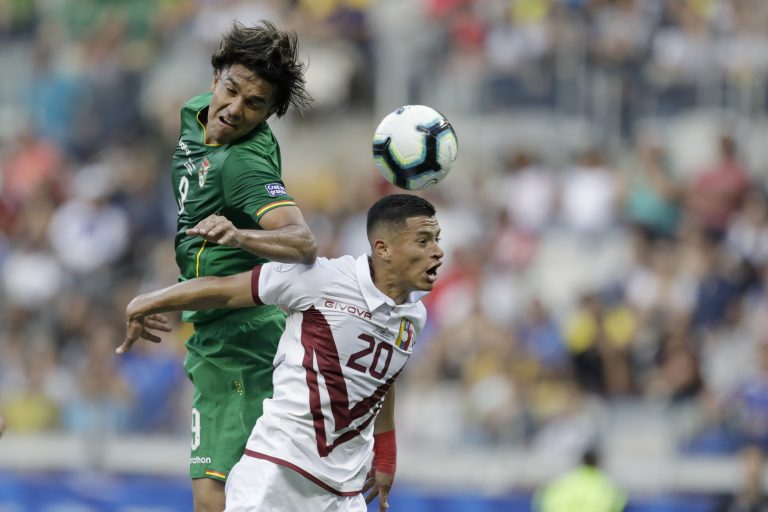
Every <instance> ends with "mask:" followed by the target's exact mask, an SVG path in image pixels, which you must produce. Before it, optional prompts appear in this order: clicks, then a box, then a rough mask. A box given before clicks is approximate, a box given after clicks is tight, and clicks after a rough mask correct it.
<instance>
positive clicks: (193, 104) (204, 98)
mask: <svg viewBox="0 0 768 512" xmlns="http://www.w3.org/2000/svg"><path fill="white" fill-rule="evenodd" d="M211 96H212V95H211V93H209V92H207V93H204V94H200V95H197V96H195V97H194V98H190V99H188V100H187V102H186V103H184V106H183V107H181V111H182V113H194V114H197V113H198V112H200V111H201V110H202V109H204V108H205V107H207V106H208V105H210V104H211Z"/></svg>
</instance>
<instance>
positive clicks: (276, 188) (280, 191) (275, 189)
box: [264, 183, 288, 197]
mask: <svg viewBox="0 0 768 512" xmlns="http://www.w3.org/2000/svg"><path fill="white" fill-rule="evenodd" d="M264 187H265V188H266V189H267V193H268V194H269V195H270V196H271V197H277V196H287V195H288V192H286V191H285V187H284V186H283V184H282V183H267V184H266V185H264Z"/></svg>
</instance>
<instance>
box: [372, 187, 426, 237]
mask: <svg viewBox="0 0 768 512" xmlns="http://www.w3.org/2000/svg"><path fill="white" fill-rule="evenodd" d="M434 215H435V207H434V206H432V203H430V202H429V201H427V200H426V199H424V198H422V197H419V196H414V195H410V194H392V195H389V196H384V197H382V198H381V199H379V200H378V201H376V202H375V203H374V204H373V206H371V207H370V208H369V209H368V220H367V222H366V231H367V232H368V236H369V237H370V236H371V233H372V232H373V230H374V229H375V228H376V227H377V226H379V225H380V224H392V225H394V226H402V225H403V224H404V223H405V221H406V220H407V219H409V218H411V217H422V216H423V217H434Z"/></svg>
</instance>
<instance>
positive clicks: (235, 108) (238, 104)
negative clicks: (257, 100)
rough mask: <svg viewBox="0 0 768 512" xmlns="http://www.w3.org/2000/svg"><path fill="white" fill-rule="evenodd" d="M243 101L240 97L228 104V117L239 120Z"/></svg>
mask: <svg viewBox="0 0 768 512" xmlns="http://www.w3.org/2000/svg"><path fill="white" fill-rule="evenodd" d="M244 105H245V101H244V100H243V98H241V97H240V96H237V97H235V98H232V101H231V102H230V104H229V116H230V117H233V118H239V117H241V116H242V115H243V106H244Z"/></svg>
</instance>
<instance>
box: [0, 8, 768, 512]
mask: <svg viewBox="0 0 768 512" xmlns="http://www.w3.org/2000/svg"><path fill="white" fill-rule="evenodd" d="M260 19H270V20H273V21H274V22H276V23H277V24H278V26H280V27H281V28H285V29H291V30H295V31H296V32H297V33H298V35H299V38H300V41H301V44H302V52H303V54H304V58H305V59H306V60H307V61H308V62H309V70H308V74H307V78H308V82H309V86H310V89H311V91H312V93H313V94H314V96H315V98H316V101H315V104H314V108H313V109H312V111H311V112H309V113H308V114H307V115H306V116H304V117H296V116H294V115H289V116H288V117H286V118H285V119H282V120H279V121H272V122H271V123H270V124H271V125H272V126H273V130H275V132H276V135H277V137H278V140H279V141H280V143H281V147H282V153H283V158H284V169H283V173H284V177H285V182H286V185H287V187H288V190H289V192H290V193H291V194H292V195H293V196H295V197H296V199H297V200H298V202H299V204H300V206H301V208H302V210H303V211H304V214H305V216H306V217H307V219H308V221H309V222H310V225H311V227H312V229H313V231H314V233H315V235H316V236H317V237H318V241H319V243H320V254H321V255H324V256H329V257H332V256H337V255H341V254H346V253H351V254H360V253H363V252H365V251H367V241H366V239H365V236H364V219H365V212H366V210H367V208H368V206H369V205H370V204H371V203H372V202H373V201H375V200H376V199H377V198H378V197H380V195H382V194H384V193H387V192H390V191H393V190H392V189H390V188H388V186H387V185H386V184H385V183H384V182H383V180H381V179H380V178H379V177H378V173H377V172H376V170H375V168H374V167H373V163H372V158H371V152H370V142H371V136H372V134H373V131H374V129H375V127H376V125H377V124H378V121H379V119H380V118H381V117H382V116H383V115H385V114H386V113H388V112H390V111H392V110H394V109H395V108H397V107H398V106H400V105H403V104H410V103H419V104H427V105H430V106H432V107H434V108H436V109H437V110H439V111H441V112H442V113H443V114H445V115H446V116H447V117H448V118H449V120H450V121H451V122H452V124H453V126H454V128H455V130H456V132H457V135H458V139H459V144H460V152H459V159H458V161H457V163H456V165H455V167H454V169H453V171H452V172H451V175H450V176H449V177H448V178H447V179H446V180H445V181H443V182H442V183H441V184H440V185H439V186H437V187H435V188H434V189H432V190H430V191H428V192H427V193H426V196H427V197H428V198H429V199H430V200H432V201H434V202H435V203H436V205H437V207H438V220H439V221H440V223H441V225H442V228H443V239H444V244H443V245H444V249H445V250H446V264H445V265H444V266H443V267H442V269H441V272H440V279H439V281H438V284H437V286H436V288H435V290H434V291H433V292H432V293H431V294H429V296H428V297H427V298H426V299H425V302H427V304H428V308H429V311H430V317H429V324H428V326H427V329H426V331H425V333H424V335H423V336H422V337H421V339H419V340H418V344H417V346H416V349H415V353H414V356H413V357H412V359H411V362H410V364H409V367H408V371H407V372H405V374H404V377H403V378H402V379H401V384H400V385H399V391H398V409H397V415H398V420H397V421H398V428H397V431H398V444H399V467H398V479H397V482H396V486H395V489H394V492H393V496H392V501H391V503H392V507H393V510H397V511H400V512H403V511H406V512H407V511H416V510H419V511H422V510H441V511H449V512H450V511H473V512H474V511H481V512H490V511H512V512H516V511H527V510H531V496H532V494H533V492H534V491H535V490H536V489H537V488H540V487H541V486H542V485H544V484H545V483H547V482H549V481H550V480H551V479H552V478H554V477H556V476H557V475H560V474H562V473H563V472H564V471H566V470H567V469H568V468H570V467H573V465H574V464H575V463H576V462H577V461H578V459H579V457H580V455H581V454H582V452H583V451H584V450H585V449H587V448H597V449H598V450H599V452H600V454H601V461H602V467H603V469H604V470H605V471H606V473H607V474H608V475H609V476H610V478H611V479H612V480H613V481H614V482H615V483H616V485H617V486H618V487H619V488H620V489H621V490H622V491H623V492H624V493H625V494H626V495H627V496H628V498H629V508H628V510H631V511H636V512H642V511H665V512H666V511H669V512H673V511H680V512H694V511H696V512H699V511H700V512H709V511H713V512H714V511H717V510H737V509H728V508H718V507H719V506H720V504H721V502H722V500H723V499H724V498H723V497H724V496H725V495H728V494H734V493H735V494H738V493H740V492H742V489H746V488H747V487H748V483H749V482H753V486H754V485H756V486H757V488H758V490H761V489H764V488H765V483H766V480H765V475H764V473H763V466H764V463H763V458H762V457H763V455H762V451H763V450H764V449H765V448H767V447H768V199H767V196H766V189H765V184H766V180H765V178H766V173H767V172H768V144H766V142H765V141H766V140H768V139H767V138H766V137H768V122H767V121H768V119H767V115H768V2H765V1H762V0H380V1H374V0H259V1H255V0H252V1H239V0H130V1H129V0H0V70H2V71H1V73H2V75H3V76H2V79H0V415H2V416H3V417H4V418H5V420H6V422H7V431H6V433H5V435H4V436H3V438H2V440H0V510H2V511H3V512H6V511H13V512H17V511H28V510H29V511H38V510H39V511H46V512H53V511H59V512H61V511H67V512H90V511H121V512H128V511H131V512H138V511H153V512H166V511H176V510H190V509H191V492H190V484H189V481H188V479H187V477H186V474H187V473H186V472H187V461H188V456H189V455H188V449H189V446H188V445H189V407H190V405H189V403H190V401H191V386H190V384H189V383H188V382H187V380H186V377H185V375H184V373H183V370H182V358H183V355H184V347H183V341H184V340H185V338H186V337H187V336H188V335H189V334H190V332H191V331H190V326H188V325H184V324H179V325H178V329H177V330H176V331H175V333H173V334H171V335H167V336H164V341H163V343H162V344H160V345H154V344H148V343H147V344H143V345H138V346H136V347H135V348H134V350H133V351H132V352H130V353H129V354H128V355H126V356H124V357H121V358H118V357H116V356H115V355H114V352H113V351H114V348H115V347H116V346H117V345H118V344H119V343H120V341H121V340H122V336H123V325H124V308H125V305H126V304H127V302H128V300H129V299H130V298H131V297H132V296H133V295H135V294H137V293H139V292H144V291H149V290H151V289H155V288H158V287H161V286H166V285H169V284H172V283H174V282H175V281H176V277H177V271H176V266H175V263H174V255H173V241H172V237H173V233H174V226H175V215H176V207H175V203H174V200H173V194H172V190H171V180H170V158H171V154H172V151H173V149H174V147H175V144H176V141H177V137H178V119H179V114H178V112H179V108H180V107H181V105H182V104H183V103H184V102H185V101H186V100H187V99H188V98H189V97H191V96H193V95H196V94H198V93H200V92H203V91H206V90H207V88H208V86H209V83H210V80H211V68H210V55H211V53H212V52H213V50H214V48H215V46H216V44H217V42H218V40H219V37H220V35H221V34H222V33H223V32H224V31H226V30H227V28H228V27H229V26H230V25H231V23H232V21H233V20H239V21H241V22H244V23H246V24H247V23H249V22H256V21H258V20H260ZM744 454H748V455H744ZM755 454H756V455H755ZM754 482H757V484H754ZM574 510H575V509H574ZM738 510H746V509H738ZM750 510H768V509H758V508H755V509H750Z"/></svg>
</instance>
